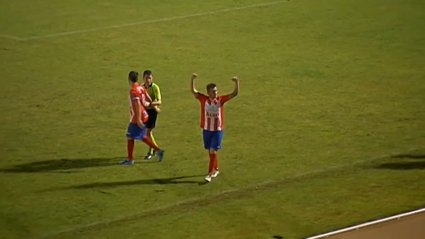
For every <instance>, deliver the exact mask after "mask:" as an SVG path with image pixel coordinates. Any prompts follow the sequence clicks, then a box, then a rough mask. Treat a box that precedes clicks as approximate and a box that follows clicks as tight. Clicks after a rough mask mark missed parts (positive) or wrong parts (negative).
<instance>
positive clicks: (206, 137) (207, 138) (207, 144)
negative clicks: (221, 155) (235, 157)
mask: <svg viewBox="0 0 425 239" xmlns="http://www.w3.org/2000/svg"><path fill="white" fill-rule="evenodd" d="M202 134H203V141H204V148H205V149H206V150H208V156H209V167H208V174H207V176H206V177H205V181H207V182H211V177H212V174H213V171H214V163H215V155H214V154H213V153H212V150H211V143H212V139H213V136H214V132H213V131H208V130H203V132H202Z"/></svg>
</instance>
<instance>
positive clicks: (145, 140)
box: [142, 131, 164, 162]
mask: <svg viewBox="0 0 425 239" xmlns="http://www.w3.org/2000/svg"><path fill="white" fill-rule="evenodd" d="M142 141H143V143H145V144H146V145H148V146H149V147H151V148H153V149H154V150H155V151H156V152H158V159H159V161H160V162H161V161H162V160H163V159H164V150H163V149H161V148H159V147H158V145H156V144H155V143H154V142H152V140H151V139H150V138H149V136H147V135H146V131H145V134H144V135H143V138H142Z"/></svg>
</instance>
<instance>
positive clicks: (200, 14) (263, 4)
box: [25, 0, 288, 40]
mask: <svg viewBox="0 0 425 239" xmlns="http://www.w3.org/2000/svg"><path fill="white" fill-rule="evenodd" d="M287 1H288V0H281V1H275V2H268V3H259V4H253V5H248V6H244V7H235V8H226V9H222V10H217V11H211V12H201V13H195V14H190V15H185V16H178V17H168V18H160V19H156V20H146V21H141V22H133V23H126V24H121V25H114V26H109V27H99V28H93V29H87V30H75V31H70V32H61V33H56V34H50V35H45V36H36V37H29V38H26V39H25V40H35V39H43V38H51V37H60V36H67V35H74V34H78V33H87V32H95V31H100V30H107V29H113V28H121V27H130V26H137V25H142V24H148V23H156V22H167V21H173V20H178V19H185V18H191V17H199V16H205V15H212V14H218V13H223V12H230V11H238V10H243V9H247V8H255V7H264V6H270V5H273V4H278V3H283V2H287Z"/></svg>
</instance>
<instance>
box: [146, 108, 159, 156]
mask: <svg viewBox="0 0 425 239" xmlns="http://www.w3.org/2000/svg"><path fill="white" fill-rule="evenodd" d="M147 112H148V115H149V118H148V121H147V122H146V128H147V131H146V134H147V136H148V137H149V139H150V140H151V141H152V142H153V143H154V144H155V145H156V146H158V144H157V143H156V141H155V138H154V136H153V132H152V131H153V129H154V128H155V126H156V119H157V117H158V113H157V112H156V110H155V109H150V110H147ZM155 153H156V151H155V149H154V148H152V147H149V151H148V153H147V154H146V156H145V159H151V158H153V157H154V156H155Z"/></svg>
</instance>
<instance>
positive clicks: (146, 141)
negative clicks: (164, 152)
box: [143, 136, 160, 151]
mask: <svg viewBox="0 0 425 239" xmlns="http://www.w3.org/2000/svg"><path fill="white" fill-rule="evenodd" d="M143 142H144V143H145V144H147V145H148V146H149V147H151V148H153V149H155V151H158V150H160V148H159V147H158V145H156V144H155V143H154V142H152V140H151V139H150V138H149V137H148V136H145V137H143Z"/></svg>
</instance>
